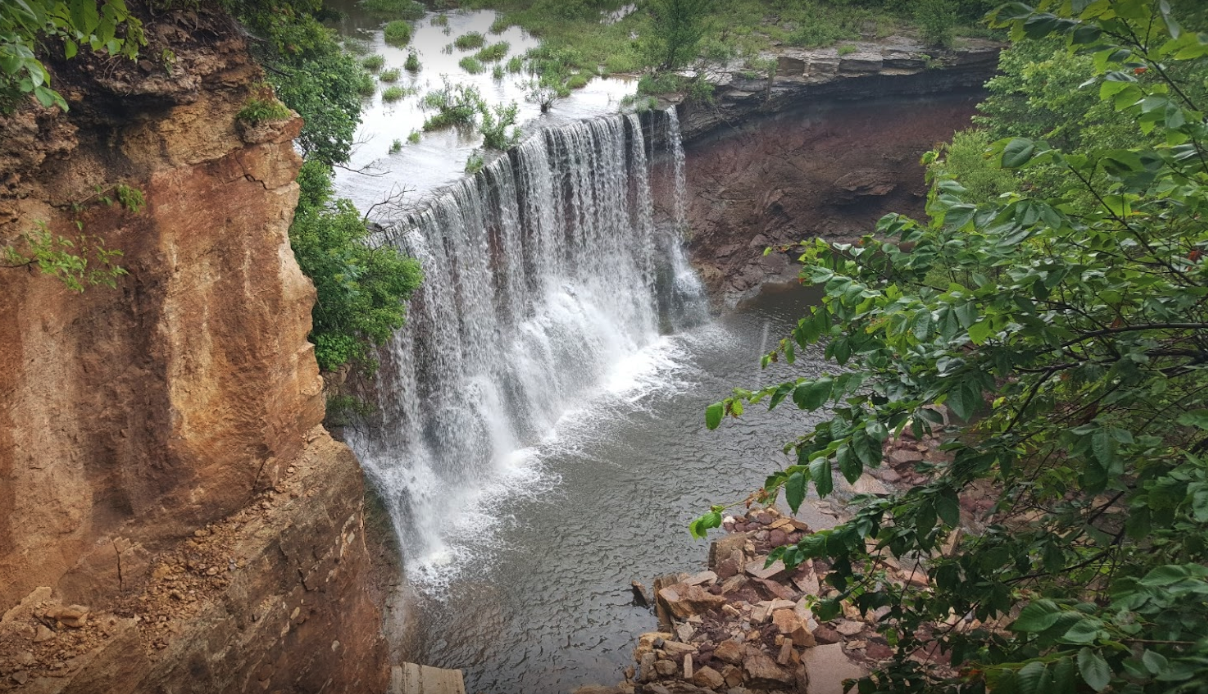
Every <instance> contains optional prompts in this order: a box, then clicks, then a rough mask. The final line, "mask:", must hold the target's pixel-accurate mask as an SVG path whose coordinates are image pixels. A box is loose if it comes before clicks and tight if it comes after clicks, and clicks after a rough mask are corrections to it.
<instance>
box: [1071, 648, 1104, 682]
mask: <svg viewBox="0 0 1208 694" xmlns="http://www.w3.org/2000/svg"><path fill="white" fill-rule="evenodd" d="M1078 672H1079V673H1080V674H1081V675H1082V679H1083V681H1085V682H1086V683H1087V685H1089V686H1090V688H1091V689H1094V690H1095V691H1097V692H1101V691H1103V690H1104V689H1106V688H1107V685H1108V684H1109V683H1110V682H1111V681H1112V670H1111V668H1110V667H1108V665H1107V661H1106V660H1104V659H1103V656H1101V655H1099V653H1098V652H1097V651H1093V650H1091V649H1090V648H1083V649H1082V650H1080V651H1078Z"/></svg>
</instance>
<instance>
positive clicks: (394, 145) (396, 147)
mask: <svg viewBox="0 0 1208 694" xmlns="http://www.w3.org/2000/svg"><path fill="white" fill-rule="evenodd" d="M402 150H403V141H402V140H399V139H397V138H396V139H395V140H394V142H391V143H390V153H391V154H398V153H399V152H401V151H402Z"/></svg>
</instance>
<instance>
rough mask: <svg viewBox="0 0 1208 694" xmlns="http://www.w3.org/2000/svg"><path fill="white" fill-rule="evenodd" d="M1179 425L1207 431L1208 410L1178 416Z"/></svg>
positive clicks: (1192, 411) (1193, 411)
mask: <svg viewBox="0 0 1208 694" xmlns="http://www.w3.org/2000/svg"><path fill="white" fill-rule="evenodd" d="M1178 422H1179V424H1182V425H1183V426H1185V427H1195V428H1197V429H1205V430H1208V410H1191V411H1189V412H1184V413H1183V414H1181V415H1179V419H1178Z"/></svg>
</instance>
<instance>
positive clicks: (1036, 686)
mask: <svg viewBox="0 0 1208 694" xmlns="http://www.w3.org/2000/svg"><path fill="white" fill-rule="evenodd" d="M1015 677H1016V680H1015V681H1016V683H1017V684H1018V685H1019V691H1020V694H1051V688H1052V678H1051V677H1050V676H1049V669H1048V667H1047V666H1046V665H1045V664H1044V663H1043V662H1042V661H1039V660H1034V661H1032V662H1030V663H1028V664H1027V665H1024V666H1023V667H1022V668H1020V670H1019V672H1018V673H1016V675H1015Z"/></svg>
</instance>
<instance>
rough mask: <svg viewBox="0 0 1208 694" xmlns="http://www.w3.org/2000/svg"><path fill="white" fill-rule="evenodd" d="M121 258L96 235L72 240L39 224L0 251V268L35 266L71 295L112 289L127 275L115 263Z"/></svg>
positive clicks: (123, 269) (84, 235) (82, 236)
mask: <svg viewBox="0 0 1208 694" xmlns="http://www.w3.org/2000/svg"><path fill="white" fill-rule="evenodd" d="M136 211H137V210H136ZM21 246H24V248H21ZM121 256H122V252H121V251H119V250H115V249H110V248H106V247H105V241H104V239H102V238H100V237H99V236H88V235H86V234H80V235H79V236H78V237H76V240H74V241H72V240H71V239H69V238H67V237H65V236H56V235H54V234H52V233H50V230H49V229H47V228H46V225H45V224H44V223H39V225H38V228H37V229H36V230H34V231H32V232H29V233H27V234H23V235H22V237H21V239H20V240H19V242H18V244H17V245H14V246H6V247H5V248H4V249H3V250H0V263H2V264H0V268H4V269H16V268H22V267H36V268H38V270H39V271H40V272H41V273H42V274H44V275H50V276H51V277H54V278H56V279H58V280H59V281H60V282H62V283H63V285H64V286H66V287H67V288H68V289H70V290H72V291H73V292H83V291H84V290H85V289H86V288H88V287H90V286H96V285H103V286H106V287H109V288H111V289H112V288H114V287H116V286H117V278H119V277H121V276H122V275H125V274H127V273H126V270H125V268H123V267H121V266H120V265H117V264H116V260H117V259H118V258H120V257H121Z"/></svg>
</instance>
